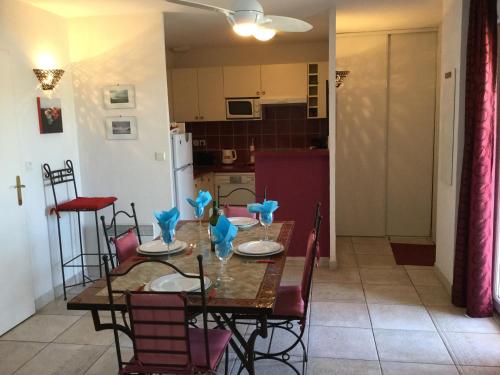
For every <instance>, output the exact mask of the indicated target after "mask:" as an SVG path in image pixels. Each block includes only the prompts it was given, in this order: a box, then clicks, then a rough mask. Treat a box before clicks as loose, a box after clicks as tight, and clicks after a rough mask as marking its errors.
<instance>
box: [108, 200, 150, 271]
mask: <svg viewBox="0 0 500 375" xmlns="http://www.w3.org/2000/svg"><path fill="white" fill-rule="evenodd" d="M130 207H131V208H132V214H129V213H128V212H127V211H124V210H120V211H117V212H116V213H113V218H112V219H111V222H110V223H109V225H106V218H105V217H104V215H102V216H101V223H102V230H103V232H104V237H105V238H106V245H107V248H108V256H109V261H110V262H111V268H115V262H114V259H116V260H117V262H116V263H117V264H118V258H117V257H116V251H115V253H114V254H113V251H112V250H111V247H112V246H111V242H112V241H115V240H117V239H118V238H120V237H121V236H123V235H125V234H127V233H128V232H129V231H131V230H135V233H136V234H137V239H138V240H139V244H142V239H141V232H140V230H139V223H138V221H137V215H136V213H135V203H134V202H132V203H130ZM120 215H122V216H126V217H128V218H129V219H132V220H133V221H134V225H132V226H130V227H129V228H127V229H126V230H124V231H123V232H119V233H118V232H117V230H116V225H117V217H118V216H120ZM111 229H113V236H111V235H110V232H109V231H110V230H111Z"/></svg>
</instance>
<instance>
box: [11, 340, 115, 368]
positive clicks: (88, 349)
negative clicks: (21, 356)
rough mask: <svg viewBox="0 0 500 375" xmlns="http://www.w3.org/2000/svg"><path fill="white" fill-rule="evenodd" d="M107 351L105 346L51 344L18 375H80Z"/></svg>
mask: <svg viewBox="0 0 500 375" xmlns="http://www.w3.org/2000/svg"><path fill="white" fill-rule="evenodd" d="M106 350H107V348H106V347H104V346H91V345H70V344H49V345H47V346H46V347H45V348H44V349H43V350H42V351H41V352H40V353H38V354H37V355H36V356H35V357H34V358H33V359H32V360H31V361H29V362H28V363H26V364H25V365H24V366H23V367H21V369H19V370H18V371H17V372H16V375H32V374H37V375H55V374H61V375H62V374H64V375H80V374H85V372H86V371H87V370H88V369H89V368H90V366H91V365H92V364H93V363H94V362H95V361H96V360H97V359H98V358H99V357H100V356H101V355H102V354H103V353H104V352H105V351H106Z"/></svg>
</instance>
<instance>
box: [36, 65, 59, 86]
mask: <svg viewBox="0 0 500 375" xmlns="http://www.w3.org/2000/svg"><path fill="white" fill-rule="evenodd" d="M33 72H34V73H35V76H36V78H37V79H38V82H40V85H41V86H42V90H54V88H55V87H56V86H57V84H58V83H59V81H60V80H61V77H62V76H63V74H64V70H62V69H33Z"/></svg>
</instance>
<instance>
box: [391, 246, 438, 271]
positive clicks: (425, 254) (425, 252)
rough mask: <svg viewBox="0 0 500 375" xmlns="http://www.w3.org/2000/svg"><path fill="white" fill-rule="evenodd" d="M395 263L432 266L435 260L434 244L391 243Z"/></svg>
mask: <svg viewBox="0 0 500 375" xmlns="http://www.w3.org/2000/svg"><path fill="white" fill-rule="evenodd" d="M391 248H392V252H393V253H394V258H396V263H397V264H399V265H402V266H433V265H434V262H436V245H419V244H408V243H392V242H391Z"/></svg>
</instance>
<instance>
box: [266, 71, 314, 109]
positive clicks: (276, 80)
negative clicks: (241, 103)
mask: <svg viewBox="0 0 500 375" xmlns="http://www.w3.org/2000/svg"><path fill="white" fill-rule="evenodd" d="M260 69H261V70H260V71H261V95H260V96H261V98H262V99H263V100H266V99H292V98H293V99H304V100H305V99H306V96H307V64H305V63H304V64H271V65H261V67H260Z"/></svg>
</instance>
